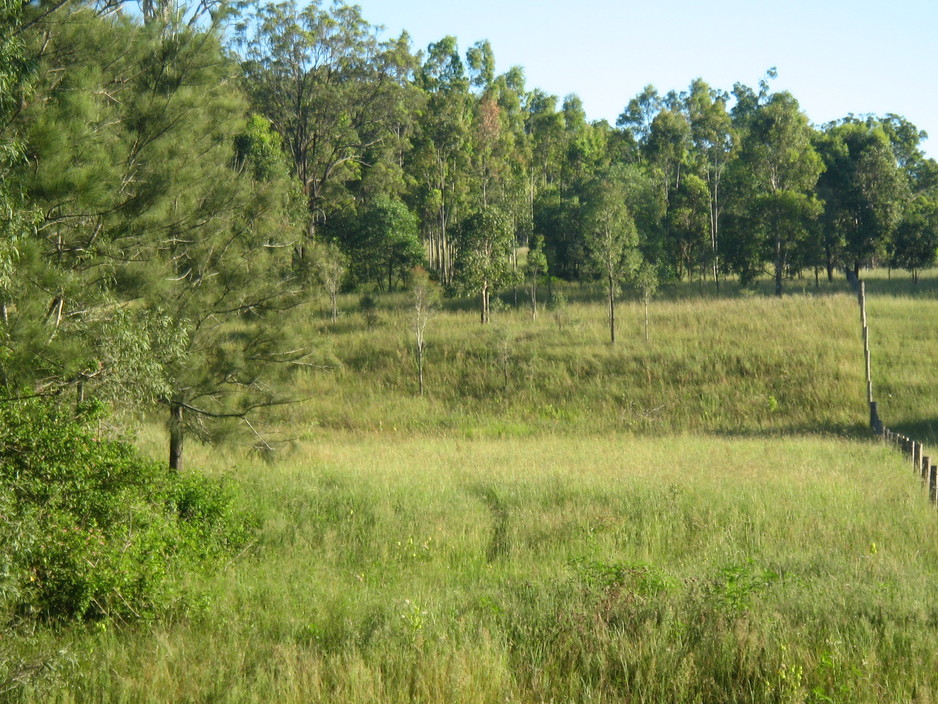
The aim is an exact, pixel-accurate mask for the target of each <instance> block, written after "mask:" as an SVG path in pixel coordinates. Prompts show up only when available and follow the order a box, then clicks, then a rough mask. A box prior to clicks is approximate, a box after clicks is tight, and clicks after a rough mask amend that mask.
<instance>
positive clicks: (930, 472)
mask: <svg viewBox="0 0 938 704" xmlns="http://www.w3.org/2000/svg"><path fill="white" fill-rule="evenodd" d="M847 280H848V281H849V282H850V285H851V286H852V287H853V290H854V291H855V292H856V294H857V302H858V303H859V304H860V323H861V324H862V326H863V359H864V364H865V367H866V400H867V403H868V404H869V407H870V429H871V430H872V431H873V433H874V434H876V435H877V436H878V437H879V438H881V439H882V441H883V442H885V443H886V444H887V445H890V446H892V447H893V448H895V450H896V451H897V452H901V453H902V454H903V455H904V456H905V457H906V458H907V460H908V461H909V462H910V463H911V465H912V471H913V472H915V474H916V475H917V476H920V477H921V480H922V484H923V485H924V486H926V487H927V488H928V498H929V499H930V500H931V501H932V503H936V504H938V465H934V464H932V463H931V462H932V460H931V457H929V456H928V455H926V454H925V452H926V450H925V445H924V443H922V442H919V441H918V440H914V439H913V438H910V437H908V436H906V435H903V434H902V433H897V432H895V431H893V430H890V429H889V428H887V427H886V426H885V424H884V423H883V421H882V419H881V418H880V417H879V406H878V404H877V402H876V400H875V399H874V398H873V367H872V363H871V356H870V329H869V326H868V325H867V319H866V285H865V284H864V282H863V281H861V280H860V279H859V278H858V277H857V276H856V274H854V272H852V271H850V270H849V269H848V270H847ZM936 461H938V458H936Z"/></svg>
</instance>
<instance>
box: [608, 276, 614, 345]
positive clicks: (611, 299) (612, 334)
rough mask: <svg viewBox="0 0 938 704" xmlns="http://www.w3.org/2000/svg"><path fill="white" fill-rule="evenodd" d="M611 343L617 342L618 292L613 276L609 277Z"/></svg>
mask: <svg viewBox="0 0 938 704" xmlns="http://www.w3.org/2000/svg"><path fill="white" fill-rule="evenodd" d="M609 344H612V345H614V344H616V294H615V287H614V282H613V280H612V277H611V276H610V277H609Z"/></svg>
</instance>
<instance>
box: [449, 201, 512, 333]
mask: <svg viewBox="0 0 938 704" xmlns="http://www.w3.org/2000/svg"><path fill="white" fill-rule="evenodd" d="M511 225H512V223H511V218H510V217H509V216H508V215H507V213H506V212H505V211H504V210H502V209H500V208H498V207H495V206H490V207H488V208H485V209H484V210H480V211H478V212H477V213H474V214H473V215H471V216H470V217H468V218H467V219H466V220H465V221H463V223H462V224H461V226H460V228H459V233H458V240H457V250H456V262H455V267H456V276H457V279H458V281H459V283H460V284H461V287H462V289H463V290H464V291H467V292H470V291H475V292H478V293H479V296H480V313H481V321H482V323H483V324H486V323H488V322H489V320H490V308H491V307H490V301H491V297H492V292H493V291H494V290H496V289H498V288H499V287H501V286H504V285H505V284H506V283H508V282H509V281H510V280H511V277H512V270H511V260H510V256H511V251H512V249H513V247H514V231H513V230H512V227H511Z"/></svg>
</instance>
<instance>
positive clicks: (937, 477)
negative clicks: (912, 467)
mask: <svg viewBox="0 0 938 704" xmlns="http://www.w3.org/2000/svg"><path fill="white" fill-rule="evenodd" d="M936 488H938V465H934V464H933V465H932V466H931V469H930V470H929V472H928V498H929V499H931V502H932V503H935V501H936V498H938V497H936V495H935V489H936Z"/></svg>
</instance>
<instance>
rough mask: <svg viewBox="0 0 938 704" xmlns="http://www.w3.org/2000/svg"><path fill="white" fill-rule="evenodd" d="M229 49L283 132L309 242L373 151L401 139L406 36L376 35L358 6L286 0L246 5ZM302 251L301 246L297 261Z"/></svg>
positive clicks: (406, 90) (256, 99)
mask: <svg viewBox="0 0 938 704" xmlns="http://www.w3.org/2000/svg"><path fill="white" fill-rule="evenodd" d="M236 46H237V48H238V49H239V50H240V52H241V55H242V58H243V61H242V68H243V71H244V84H245V86H246V89H247V91H248V93H249V94H250V96H251V99H252V101H253V104H254V107H255V109H256V110H258V111H259V112H261V113H262V114H263V115H264V116H265V117H266V118H267V119H268V120H270V122H271V124H272V125H273V128H274V129H275V130H276V131H277V133H278V134H280V135H281V136H282V138H283V140H284V144H285V145H286V149H287V151H288V153H289V155H290V158H291V161H292V164H293V171H294V174H295V176H296V178H297V179H298V180H299V182H300V184H301V185H302V188H303V191H304V193H305V196H306V200H307V207H308V211H309V216H308V225H307V233H306V234H307V236H306V240H307V241H309V240H313V239H315V237H316V231H317V227H318V226H319V225H320V224H322V222H323V221H324V220H325V219H326V218H327V216H328V215H329V213H330V209H331V208H332V207H333V204H334V203H335V202H336V201H341V200H342V199H343V198H345V197H346V196H345V194H344V193H343V191H344V190H345V188H346V185H347V184H348V183H349V182H352V181H360V180H361V179H362V178H363V177H364V172H366V171H367V170H368V168H369V167H371V166H373V165H374V161H373V160H374V159H375V158H376V155H379V154H381V150H380V149H378V147H379V146H381V145H384V144H387V143H391V142H397V141H400V139H401V131H402V125H401V121H402V120H403V119H405V118H406V117H407V115H408V114H409V110H403V111H402V110H401V104H402V103H406V102H407V101H409V100H411V99H412V98H413V93H412V91H411V88H410V80H411V78H412V72H413V69H414V67H415V66H414V63H413V58H412V57H411V55H410V52H409V47H408V39H407V37H406V35H402V37H401V38H400V39H398V40H396V41H390V42H381V41H379V40H378V37H377V30H376V29H375V28H374V27H371V26H370V25H369V24H368V23H367V22H366V21H365V20H364V19H363V18H362V16H361V13H360V9H359V8H358V7H356V6H348V5H344V4H335V5H333V6H332V7H330V8H329V9H324V8H323V7H322V4H321V3H320V2H312V3H310V4H308V5H306V6H305V7H304V8H302V9H300V8H299V7H298V6H297V5H296V3H294V2H285V3H266V4H258V5H254V6H252V7H251V8H250V11H249V12H247V13H246V14H245V15H244V16H243V17H242V19H241V21H239V22H238V24H237V34H236ZM370 159H371V160H370ZM398 159H400V154H398ZM304 248H305V242H300V243H298V245H297V256H298V258H299V259H301V260H302V259H303V256H304Z"/></svg>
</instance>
